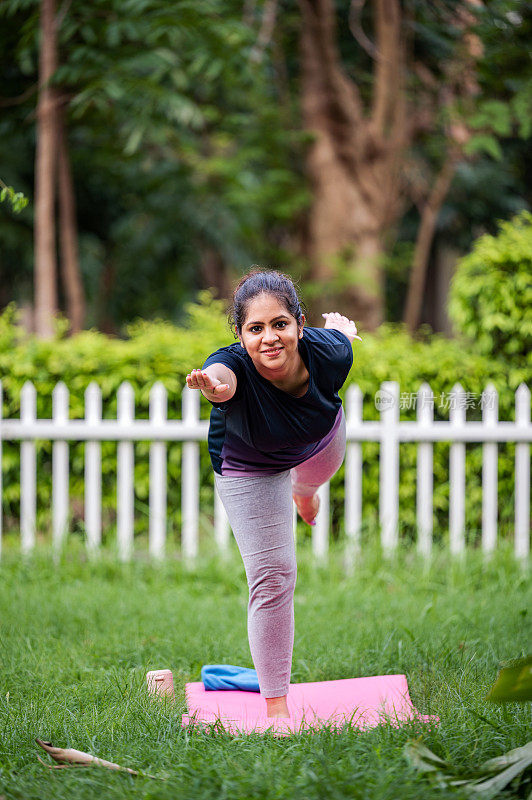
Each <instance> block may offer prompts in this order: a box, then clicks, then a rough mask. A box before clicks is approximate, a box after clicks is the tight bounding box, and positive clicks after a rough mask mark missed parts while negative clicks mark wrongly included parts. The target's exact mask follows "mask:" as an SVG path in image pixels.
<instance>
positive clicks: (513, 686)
mask: <svg viewBox="0 0 532 800" xmlns="http://www.w3.org/2000/svg"><path fill="white" fill-rule="evenodd" d="M486 700H491V702H493V703H513V702H524V701H526V700H532V655H528V656H525V657H524V658H520V659H518V660H517V661H515V662H514V663H512V664H509V665H508V666H507V667H504V668H503V669H501V671H500V672H499V674H498V676H497V680H496V681H495V683H494V684H493V686H492V687H491V689H490V691H489V692H488V695H487V697H486Z"/></svg>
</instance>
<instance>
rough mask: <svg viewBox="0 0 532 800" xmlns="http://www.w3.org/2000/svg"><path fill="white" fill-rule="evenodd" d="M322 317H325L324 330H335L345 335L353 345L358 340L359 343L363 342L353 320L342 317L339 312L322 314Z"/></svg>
mask: <svg viewBox="0 0 532 800" xmlns="http://www.w3.org/2000/svg"><path fill="white" fill-rule="evenodd" d="M321 316H322V317H325V325H324V326H323V327H324V328H334V329H335V330H337V331H340V332H341V333H344V334H345V335H346V336H347V338H348V339H349V341H350V342H351V343H352V342H353V340H354V339H358V340H359V342H361V341H362V339H361V338H360V336H357V326H356V325H355V323H354V322H353V320H352V319H348V318H347V317H344V316H342V314H339V313H338V312H337V311H333V312H332V313H327V314H322V315H321Z"/></svg>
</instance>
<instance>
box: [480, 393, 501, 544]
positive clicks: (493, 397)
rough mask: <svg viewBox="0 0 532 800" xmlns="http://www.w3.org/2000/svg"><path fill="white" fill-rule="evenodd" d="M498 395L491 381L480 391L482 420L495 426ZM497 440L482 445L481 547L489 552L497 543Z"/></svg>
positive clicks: (497, 414) (485, 423)
mask: <svg viewBox="0 0 532 800" xmlns="http://www.w3.org/2000/svg"><path fill="white" fill-rule="evenodd" d="M498 401H499V396H498V394H497V390H496V389H495V386H494V385H493V384H492V383H489V384H488V386H487V387H486V389H485V390H484V391H483V392H482V422H483V423H484V425H486V426H487V427H490V428H493V427H497V421H498V416H499V402H498ZM497 455H498V445H497V442H485V443H484V445H483V447H482V549H483V551H484V553H486V554H489V553H491V552H493V550H494V549H495V545H496V543H497V495H498V492H497Z"/></svg>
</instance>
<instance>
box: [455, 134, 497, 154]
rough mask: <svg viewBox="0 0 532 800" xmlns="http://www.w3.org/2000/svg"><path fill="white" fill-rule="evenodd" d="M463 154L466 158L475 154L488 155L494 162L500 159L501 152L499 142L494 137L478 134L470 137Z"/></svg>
mask: <svg viewBox="0 0 532 800" xmlns="http://www.w3.org/2000/svg"><path fill="white" fill-rule="evenodd" d="M464 152H465V153H466V155H468V156H472V155H475V154H476V153H488V155H490V156H492V158H494V159H495V160H496V161H500V160H501V159H502V150H501V146H500V144H499V142H498V141H497V139H496V138H495V137H494V136H490V135H489V134H487V133H478V134H476V135H475V136H472V137H471V139H470V140H469V141H468V143H467V144H466V145H465V147H464Z"/></svg>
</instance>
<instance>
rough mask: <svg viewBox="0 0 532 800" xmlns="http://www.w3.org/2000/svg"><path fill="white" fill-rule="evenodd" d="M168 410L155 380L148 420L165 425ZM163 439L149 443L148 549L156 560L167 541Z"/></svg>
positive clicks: (165, 400)
mask: <svg viewBox="0 0 532 800" xmlns="http://www.w3.org/2000/svg"><path fill="white" fill-rule="evenodd" d="M167 413H168V396H167V392H166V388H165V386H164V385H163V384H162V383H161V381H157V383H154V385H153V386H152V388H151V391H150V422H151V423H152V424H153V425H164V423H165V422H166V419H167ZM166 484H167V479H166V442H152V443H151V445H150V499H149V508H150V519H149V531H150V532H149V552H150V556H151V557H152V558H155V559H160V558H163V556H164V549H165V542H166V495H167V492H166Z"/></svg>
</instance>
